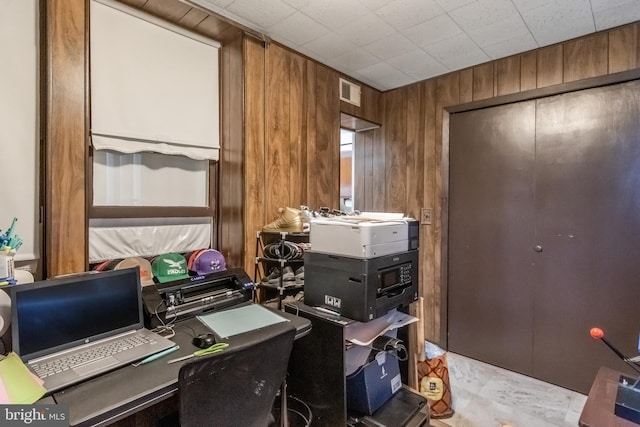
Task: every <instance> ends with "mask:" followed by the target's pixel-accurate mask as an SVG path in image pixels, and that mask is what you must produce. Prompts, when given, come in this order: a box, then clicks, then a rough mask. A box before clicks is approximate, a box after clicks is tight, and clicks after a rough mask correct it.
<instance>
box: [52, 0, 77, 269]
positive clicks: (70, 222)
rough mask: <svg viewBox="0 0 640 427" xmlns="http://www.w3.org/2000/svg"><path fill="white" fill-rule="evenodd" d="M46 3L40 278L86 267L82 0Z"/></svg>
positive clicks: (58, 0) (55, 0)
mask: <svg viewBox="0 0 640 427" xmlns="http://www.w3.org/2000/svg"><path fill="white" fill-rule="evenodd" d="M43 3H46V4H47V6H46V7H47V13H46V14H47V18H46V28H45V31H46V35H47V47H46V50H47V70H48V73H47V83H46V86H47V93H46V96H47V98H46V104H47V121H46V141H45V144H44V145H45V151H46V162H45V176H46V180H45V199H46V204H45V241H46V252H45V264H44V272H43V277H49V276H54V275H59V274H66V273H75V272H80V271H85V270H86V268H87V255H86V254H87V239H86V233H87V223H86V214H85V213H86V206H87V204H86V196H85V165H86V159H87V150H86V147H87V143H86V140H85V136H86V129H87V127H86V115H85V113H86V93H85V88H86V68H85V64H86V57H85V52H86V38H85V31H86V29H85V15H86V10H85V0H50V1H48V2H43Z"/></svg>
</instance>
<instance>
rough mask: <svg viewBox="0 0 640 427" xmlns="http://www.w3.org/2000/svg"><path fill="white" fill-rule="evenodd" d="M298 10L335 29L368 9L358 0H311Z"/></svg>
mask: <svg viewBox="0 0 640 427" xmlns="http://www.w3.org/2000/svg"><path fill="white" fill-rule="evenodd" d="M262 1H265V0H262ZM269 1H272V0H269ZM300 11H301V12H303V13H304V14H306V15H309V17H310V18H312V19H315V20H316V21H318V22H319V23H321V24H323V25H325V26H326V27H327V28H330V29H332V30H337V29H338V28H342V27H344V26H345V25H346V24H348V23H350V22H353V21H355V20H356V19H358V18H359V17H361V16H363V15H365V14H366V13H367V12H368V9H367V8H366V7H364V6H363V5H362V3H360V2H358V1H343V0H322V1H312V2H310V3H309V4H307V5H306V6H304V7H303V8H301V9H300Z"/></svg>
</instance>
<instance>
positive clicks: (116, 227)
mask: <svg viewBox="0 0 640 427" xmlns="http://www.w3.org/2000/svg"><path fill="white" fill-rule="evenodd" d="M212 232H213V225H212V222H211V218H138V219H134V218H115V219H92V220H90V222H89V262H90V263H92V264H93V263H96V262H100V261H106V260H110V259H119V258H129V257H135V256H141V257H148V256H153V255H159V254H164V253H168V252H191V251H195V250H197V249H202V248H209V247H211V241H212V238H211V235H212Z"/></svg>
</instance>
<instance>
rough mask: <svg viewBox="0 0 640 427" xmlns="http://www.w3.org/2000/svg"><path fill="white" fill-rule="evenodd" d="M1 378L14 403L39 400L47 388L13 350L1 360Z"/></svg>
mask: <svg viewBox="0 0 640 427" xmlns="http://www.w3.org/2000/svg"><path fill="white" fill-rule="evenodd" d="M0 378H2V382H4V386H5V388H6V389H7V394H8V395H9V401H10V402H11V403H13V404H21V405H29V404H32V403H35V402H37V401H38V400H39V399H40V398H41V397H42V396H44V394H45V393H46V392H47V390H46V389H45V388H44V387H43V386H42V385H40V384H38V382H37V381H36V379H35V378H34V376H33V374H32V373H31V371H29V368H27V367H26V366H25V365H24V363H22V360H20V357H19V356H18V355H17V354H15V353H13V352H11V353H9V355H8V356H7V357H5V358H4V359H2V360H0Z"/></svg>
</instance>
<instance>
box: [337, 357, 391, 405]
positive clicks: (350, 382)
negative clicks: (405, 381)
mask: <svg viewBox="0 0 640 427" xmlns="http://www.w3.org/2000/svg"><path fill="white" fill-rule="evenodd" d="M400 388H402V379H401V377H400V365H399V363H398V358H397V357H396V355H395V352H387V351H380V352H378V353H377V354H376V356H375V358H374V359H373V360H372V361H370V362H368V363H366V364H365V365H363V366H361V367H360V368H359V369H358V370H356V371H355V372H354V373H353V374H351V375H349V376H347V408H348V409H349V410H350V411H357V412H361V413H363V414H367V415H371V414H373V413H374V412H375V411H376V410H377V409H378V408H380V407H381V406H382V405H384V404H385V403H386V402H387V401H388V400H389V399H391V397H392V396H393V395H394V394H395V393H396V392H397V391H398V390H400Z"/></svg>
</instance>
